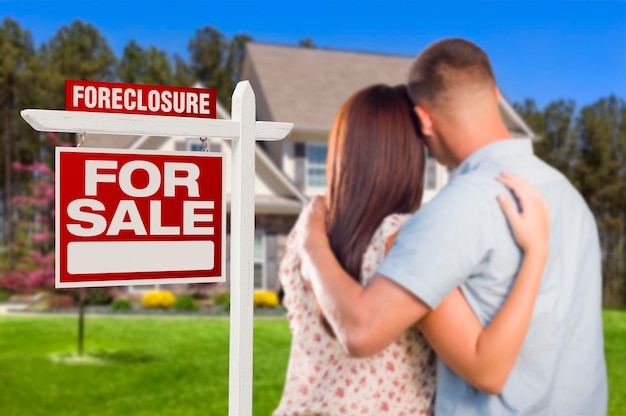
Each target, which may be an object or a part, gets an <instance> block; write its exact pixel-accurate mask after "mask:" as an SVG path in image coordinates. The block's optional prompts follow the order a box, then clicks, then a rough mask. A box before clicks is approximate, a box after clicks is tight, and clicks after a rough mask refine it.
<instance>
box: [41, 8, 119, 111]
mask: <svg viewBox="0 0 626 416" xmlns="http://www.w3.org/2000/svg"><path fill="white" fill-rule="evenodd" d="M40 54H41V57H42V59H43V63H44V66H45V67H47V68H48V69H49V70H48V71H47V75H48V77H49V79H48V82H49V89H48V91H49V94H48V97H47V99H46V101H48V103H49V106H48V108H63V107H64V105H65V89H64V88H65V80H66V79H79V80H90V81H113V80H114V74H115V62H116V58H115V55H114V54H113V51H112V50H111V48H110V47H109V45H108V43H107V40H106V39H105V38H104V37H103V36H102V35H101V34H100V32H99V31H98V29H96V28H95V27H94V26H93V25H92V24H91V23H84V22H82V21H80V20H75V21H74V22H72V24H71V25H69V26H62V27H61V28H60V29H59V30H58V31H57V33H56V34H55V35H54V36H53V37H52V38H51V39H50V40H49V41H48V42H47V43H46V44H44V45H43V46H42V48H41V51H40Z"/></svg>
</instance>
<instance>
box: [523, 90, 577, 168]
mask: <svg viewBox="0 0 626 416" xmlns="http://www.w3.org/2000/svg"><path fill="white" fill-rule="evenodd" d="M514 107H515V110H516V111H517V112H518V113H519V114H520V115H521V116H522V117H523V118H524V120H525V121H526V123H528V125H529V126H530V128H531V129H532V130H533V131H534V132H535V133H536V134H537V135H538V136H539V137H540V140H538V141H537V142H536V143H535V145H534V150H535V154H536V155H537V156H539V157H540V158H542V159H543V160H544V161H546V162H547V163H549V164H550V165H552V166H554V167H555V168H557V169H558V170H560V171H561V172H562V173H563V174H565V175H566V176H568V177H569V178H570V179H572V175H571V168H572V162H573V158H574V156H575V152H576V135H575V132H574V131H573V130H572V128H573V124H574V117H575V115H576V113H575V112H576V104H575V103H574V102H573V101H571V100H567V101H566V100H558V101H553V102H551V103H550V104H548V105H547V106H546V108H544V109H543V110H540V109H539V108H538V107H537V104H536V103H535V101H534V100H530V99H527V100H525V101H524V102H523V103H522V104H517V103H516V104H514Z"/></svg>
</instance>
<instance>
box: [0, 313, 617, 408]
mask: <svg viewBox="0 0 626 416" xmlns="http://www.w3.org/2000/svg"><path fill="white" fill-rule="evenodd" d="M604 316H605V333H606V337H605V343H606V352H607V360H608V368H609V383H610V386H611V394H610V412H609V414H610V415H616V416H617V415H622V414H623V409H625V408H626V387H624V386H623V381H624V380H626V312H624V311H606V312H605V315H604ZM76 321H77V320H76V317H2V318H0V415H2V416H14V415H15V416H30V415H55V416H65V415H77V416H78V415H81V416H83V415H90V416H91V415H116V416H117V415H121V416H123V415H146V416H157V415H158V416H161V415H177V416H178V415H183V416H185V415H226V414H227V405H228V326H229V322H228V320H226V319H220V318H180V317H162V318H161V317H158V318H156V317H150V318H143V317H132V318H126V317H95V316H88V317H87V319H86V338H85V340H86V344H85V347H86V351H87V352H88V353H95V352H100V353H101V354H100V359H99V361H95V362H93V363H91V364H85V363H82V364H69V363H67V362H55V361H54V359H55V357H63V356H64V355H67V354H71V353H73V352H75V350H76V346H75V342H76ZM254 331H255V332H254V333H255V336H254V386H253V390H254V392H253V401H254V402H253V410H254V414H255V415H263V416H265V415H269V414H271V411H272V409H274V407H275V406H276V404H277V403H278V400H279V397H280V394H281V390H282V384H283V380H284V375H285V368H286V364H287V356H288V351H289V342H290V334H289V329H288V326H287V322H286V320H285V319H284V318H274V319H271V318H267V319H265V318H263V319H256V321H255V324H254Z"/></svg>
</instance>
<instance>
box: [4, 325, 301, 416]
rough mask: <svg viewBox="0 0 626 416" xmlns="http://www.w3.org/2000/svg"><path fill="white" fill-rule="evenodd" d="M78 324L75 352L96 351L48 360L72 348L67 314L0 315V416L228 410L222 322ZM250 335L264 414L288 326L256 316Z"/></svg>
mask: <svg viewBox="0 0 626 416" xmlns="http://www.w3.org/2000/svg"><path fill="white" fill-rule="evenodd" d="M85 322H86V328H85V351H86V352H88V353H92V352H97V351H103V352H106V354H102V356H103V358H104V360H103V361H100V362H99V363H98V362H96V363H93V364H68V363H59V362H54V361H53V360H52V359H51V358H52V357H54V356H58V355H64V354H68V353H74V352H75V351H76V345H75V344H76V326H77V319H76V317H73V318H72V317H47V316H46V317H6V318H0V415H2V416H30V415H46V416H48V415H54V416H65V415H68V416H69V415H76V416H79V415H80V416H85V415H89V416H92V415H116V416H123V415H145V416H161V415H163V416H166V415H176V416H180V415H182V416H186V415H203V416H206V415H226V414H227V413H228V349H229V345H228V330H229V321H228V320H227V319H220V318H178V317H163V318H154V317H151V318H137V317H133V318H125V317H91V316H87V318H86V320H85ZM254 331H255V336H254V381H253V382H254V385H253V389H254V390H253V406H254V414H255V415H269V414H271V412H272V410H273V409H274V408H275V407H276V405H277V404H278V400H279V398H280V395H281V393H282V386H283V379H284V374H285V370H286V365H287V357H288V353H289V343H290V334H289V328H288V325H287V321H286V320H285V319H284V318H280V319H267V318H266V319H257V320H256V321H255V324H254ZM103 362H104V363H108V364H102V363H103Z"/></svg>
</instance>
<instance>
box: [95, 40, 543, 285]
mask: <svg viewBox="0 0 626 416" xmlns="http://www.w3.org/2000/svg"><path fill="white" fill-rule="evenodd" d="M412 60H413V57H406V56H394V55H384V54H373V53H362V52H352V51H338V50H328V49H310V48H301V47H291V46H282V45H270V44H261V43H248V44H247V46H246V53H245V57H244V61H243V65H242V72H241V77H240V78H241V79H247V80H249V81H250V83H251V85H252V87H253V89H254V92H255V95H256V103H257V119H258V120H266V121H285V122H293V123H294V128H293V130H292V132H291V133H290V134H289V136H288V137H287V138H286V139H285V140H282V141H278V142H258V143H257V148H256V182H255V186H256V189H255V223H256V229H255V242H254V243H255V245H254V249H255V264H254V284H255V288H264V289H270V290H277V289H278V279H277V274H278V273H277V270H278V266H279V263H280V260H281V258H282V256H283V254H284V250H285V243H286V238H287V234H288V232H289V230H290V229H291V228H292V227H293V225H294V223H295V221H296V219H297V216H298V214H299V212H300V210H301V208H302V206H303V203H304V202H306V200H307V199H308V198H309V197H311V196H313V195H316V194H322V193H323V192H324V190H325V186H326V174H325V161H326V153H327V147H328V134H329V132H330V129H331V126H332V123H333V120H334V118H335V114H336V113H337V111H338V110H339V108H340V106H341V105H342V104H343V102H344V101H345V100H346V99H347V98H348V97H349V96H350V95H351V94H353V93H354V92H355V91H357V90H359V89H361V88H363V87H366V86H368V85H371V84H375V83H384V84H389V85H396V84H401V83H404V82H405V80H406V76H407V72H408V68H409V66H410V64H411V62H412ZM500 109H501V112H502V116H503V118H504V120H505V123H506V125H507V127H508V128H509V130H510V132H511V134H512V136H513V137H529V136H530V137H534V134H533V132H532V131H531V129H530V128H529V127H528V126H527V125H526V124H525V123H524V121H523V120H522V119H521V117H520V116H519V115H518V114H517V113H515V111H514V110H513V108H512V106H511V105H510V104H509V103H508V102H507V100H506V99H505V98H504V97H501V100H500ZM217 113H218V114H217V115H218V118H229V111H227V110H226V109H225V108H224V107H223V106H221V105H220V104H219V103H218V108H217ZM84 145H85V146H92V147H126V148H135V149H159V150H172V151H174V150H200V149H201V142H200V140H199V139H188V138H183V137H154V136H142V137H132V136H115V137H112V136H104V135H92V136H90V137H88V138H86V141H85V144H84ZM230 145H231V144H230V142H228V141H225V140H218V139H211V140H210V144H209V150H211V151H222V152H225V153H226V168H227V169H230ZM449 175H450V172H449V170H448V169H447V168H445V167H443V166H441V165H439V164H438V163H437V162H436V161H435V159H434V158H433V157H432V156H431V155H429V156H428V158H427V163H426V176H425V192H424V202H428V201H429V200H430V199H431V198H432V197H433V196H434V195H435V194H436V193H437V191H438V190H439V189H441V187H442V186H444V185H445V184H446V182H447V181H448V178H449ZM226 188H227V192H228V190H229V189H230V183H229V181H228V180H227V184H226ZM227 273H228V258H227Z"/></svg>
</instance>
